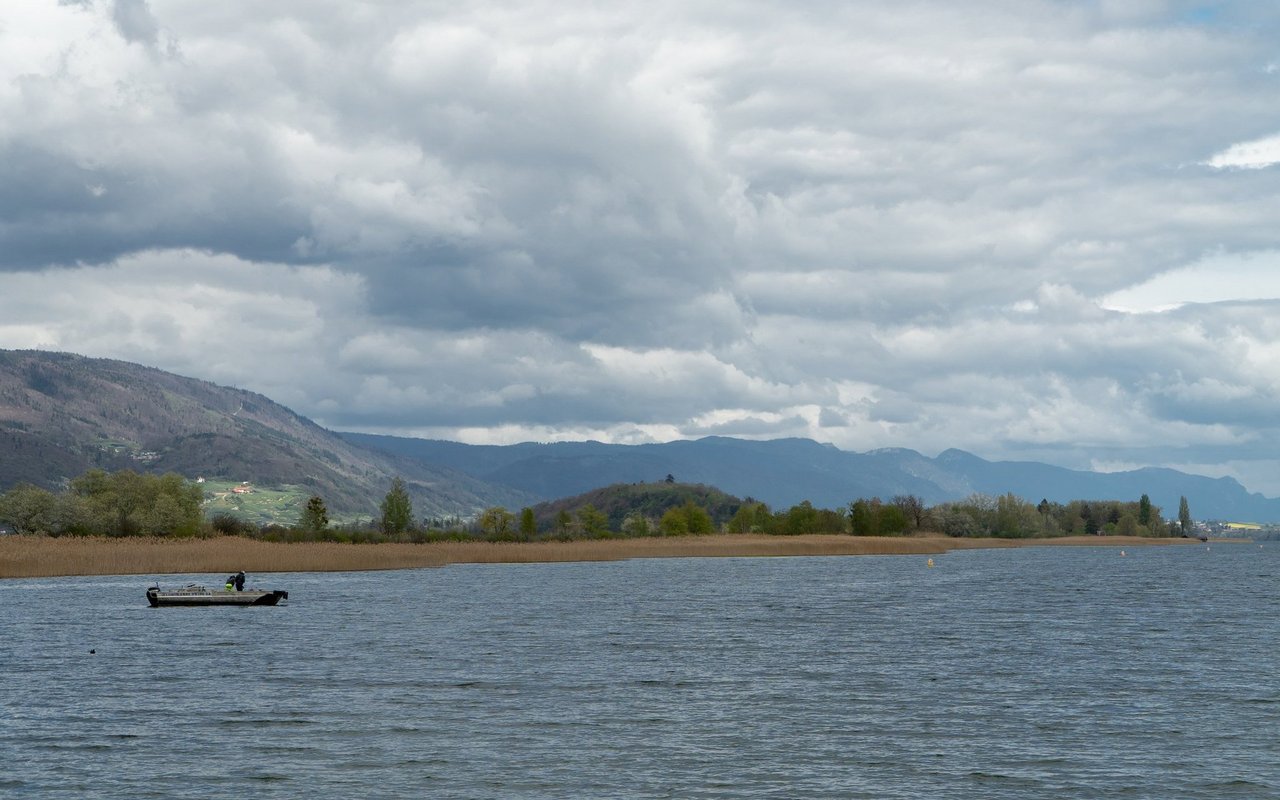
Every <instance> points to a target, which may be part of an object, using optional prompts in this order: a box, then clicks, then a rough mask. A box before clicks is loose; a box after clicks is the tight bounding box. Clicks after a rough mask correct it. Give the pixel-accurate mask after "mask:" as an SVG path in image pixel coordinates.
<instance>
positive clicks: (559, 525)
mask: <svg viewBox="0 0 1280 800" xmlns="http://www.w3.org/2000/svg"><path fill="white" fill-rule="evenodd" d="M572 524H573V517H571V516H569V510H568V509H565V508H562V509H560V511H559V512H558V513H557V514H556V532H557V533H559V534H561V535H563V534H566V533H568V532H569V526H570V525H572Z"/></svg>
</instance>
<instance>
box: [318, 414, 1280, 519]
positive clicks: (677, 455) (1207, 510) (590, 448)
mask: <svg viewBox="0 0 1280 800" xmlns="http://www.w3.org/2000/svg"><path fill="white" fill-rule="evenodd" d="M343 437H344V438H346V439H347V440H348V441H352V442H357V443H360V444H362V445H366V446H368V447H373V448H378V449H381V450H384V451H386V452H387V453H389V454H396V455H398V456H401V457H405V458H411V459H415V460H418V461H421V462H422V463H426V464H435V465H437V466H445V467H450V468H453V469H456V470H458V471H460V472H464V473H467V474H469V475H472V476H473V477H476V478H478V479H480V480H483V481H486V482H491V483H495V484H501V485H504V486H510V487H512V488H514V489H519V490H521V491H525V492H529V493H531V494H534V495H536V496H538V497H539V498H542V499H551V498H556V497H566V496H571V495H576V494H580V493H582V492H586V491H588V490H590V489H593V488H597V487H600V486H603V485H608V484H620V483H636V482H641V483H643V482H647V481H654V480H660V479H662V477H663V476H665V475H668V474H670V475H673V476H674V477H675V478H676V479H677V480H679V481H682V482H692V483H702V484H707V485H711V486H716V487H718V488H720V489H722V490H723V491H725V492H728V493H729V494H731V495H736V496H738V497H754V498H756V499H758V500H763V501H765V502H766V503H768V504H769V505H770V506H771V507H773V508H774V509H775V510H777V509H780V508H788V507H790V506H792V505H795V504H797V503H799V502H801V501H803V500H809V501H811V502H812V503H814V504H815V505H817V506H820V507H825V508H835V507H838V506H844V505H847V504H848V503H849V502H850V501H852V500H855V499H857V498H859V497H880V498H884V499H888V498H891V497H893V496H895V495H906V494H913V495H916V496H917V497H920V498H921V499H923V500H924V501H925V502H926V503H928V504H930V505H933V504H937V503H941V502H946V501H952V500H960V499H963V498H965V497H967V496H969V495H971V494H979V493H980V494H989V495H1001V494H1005V493H1006V492H1013V493H1014V494H1016V495H1018V496H1019V497H1022V498H1024V499H1027V500H1030V501H1031V502H1038V501H1039V500H1041V499H1047V500H1050V501H1054V502H1060V503H1066V502H1070V501H1071V500H1079V499H1093V500H1103V499H1106V500H1111V499H1115V500H1136V499H1137V498H1138V497H1140V496H1142V495H1143V494H1147V495H1148V496H1150V498H1151V501H1152V502H1153V503H1154V504H1156V505H1157V506H1159V507H1160V508H1161V511H1162V513H1163V514H1164V515H1165V517H1166V518H1168V517H1173V516H1176V515H1177V511H1178V500H1179V498H1180V497H1183V496H1185V497H1186V498H1187V499H1188V502H1189V503H1190V506H1191V511H1192V514H1193V515H1194V516H1195V517H1196V518H1197V519H1226V520H1236V521H1250V522H1276V521H1280V500H1277V499H1272V498H1267V497H1263V496H1262V495H1260V494H1256V493H1251V492H1249V491H1247V490H1246V489H1245V488H1244V487H1243V486H1241V485H1240V483H1239V482H1237V481H1236V480H1234V479H1233V478H1206V477H1204V476H1200V475H1189V474H1186V473H1183V472H1178V471H1176V470H1171V469H1158V468H1144V469H1138V470H1132V471H1128V472H1110V473H1101V472H1088V471H1081V470H1071V469H1065V468H1063V467H1056V466H1052V465H1049V464H1042V463H1038V462H1025V461H987V460H985V459H982V458H979V457H978V456H976V455H973V454H972V453H966V452H964V451H962V450H947V451H945V452H943V453H940V454H939V455H938V456H937V457H936V458H929V457H927V456H924V455H922V454H920V453H918V452H916V451H914V450H907V449H902V448H888V449H882V450H872V451H869V452H865V453H855V452H849V451H845V450H840V449H837V448H835V447H833V446H831V445H824V444H819V443H817V442H814V441H812V440H809V439H775V440H770V441H750V440H743V439H732V438H726V437H716V436H713V437H707V438H704V439H698V440H692V441H677V442H668V443H663V444H645V445H613V444H603V443H601V442H568V443H551V444H537V443H524V444H515V445H508V446H496V445H466V444H459V443H457V442H444V441H434V440H425V439H407V438H398V437H392V436H372V435H367V434H353V433H347V434H343Z"/></svg>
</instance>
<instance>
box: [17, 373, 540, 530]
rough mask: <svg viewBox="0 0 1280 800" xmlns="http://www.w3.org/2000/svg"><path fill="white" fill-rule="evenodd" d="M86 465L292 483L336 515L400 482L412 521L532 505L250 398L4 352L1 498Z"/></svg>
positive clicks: (359, 509)
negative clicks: (7, 491) (20, 487)
mask: <svg viewBox="0 0 1280 800" xmlns="http://www.w3.org/2000/svg"><path fill="white" fill-rule="evenodd" d="M94 467H100V468H103V469H108V470H115V469H123V468H131V469H135V470H138V471H146V472H170V471H172V472H177V473H179V474H181V475H183V476H185V477H187V478H192V479H194V478H196V477H206V478H210V479H223V480H225V481H230V482H232V483H235V484H239V483H241V482H244V481H248V482H250V483H251V484H260V485H262V486H264V487H277V488H279V487H291V491H293V492H294V493H296V494H302V495H309V494H318V495H320V496H321V497H323V498H324V499H325V502H326V504H327V505H328V507H329V509H330V511H331V512H333V513H334V514H335V516H340V515H348V516H349V515H366V516H369V515H374V514H377V513H378V503H379V502H380V500H381V499H382V497H383V496H384V495H385V494H386V491H387V489H388V487H389V485H390V482H391V478H392V477H393V476H396V475H399V476H401V477H403V478H404V480H405V482H406V486H407V488H408V489H409V492H410V496H411V498H412V500H413V503H414V510H415V513H416V514H417V515H418V516H427V515H434V516H450V515H467V514H471V513H474V512H475V511H478V510H480V509H483V508H485V507H488V506H490V505H495V504H507V505H516V506H518V505H520V504H527V503H529V502H532V501H533V498H532V497H531V496H530V495H529V494H528V493H527V492H525V491H523V490H520V489H516V488H513V487H509V486H492V485H490V484H487V483H486V482H484V481H483V480H480V479H477V478H474V477H472V476H470V475H467V474H465V473H461V472H458V471H457V470H454V469H452V468H449V467H447V466H437V465H432V464H428V463H424V462H421V461H416V460H410V459H404V458H401V457H398V456H396V455H394V454H390V453H387V452H384V451H380V450H373V449H369V448H367V447H364V446H362V445H360V444H358V443H354V442H351V441H348V440H346V439H344V438H342V437H341V436H338V435H337V434H335V433H333V432H331V431H328V430H325V429H324V428H322V427H320V426H319V425H316V424H315V423H314V422H312V421H311V420H308V419H306V418H305V417H302V416H299V415H298V414H295V413H294V412H292V411H290V410H289V409H287V408H285V407H284V406H281V405H279V404H277V403H274V402H272V401H271V400H269V399H267V398H266V397H263V396H262V395H259V394H255V393H253V392H247V391H244V390H241V389H234V388H229V387H225V386H218V385H216V384H213V383H209V382H207V381H201V380H196V379H193V378H185V377H182V376H179V375H174V374H172V373H168V372H163V371H161V370H158V369H152V368H150V367H143V366H140V365H137V364H131V363H128V362H124V361H114V360H109V359H96V358H86V357H84V356H78V355H72V354H68V353H49V352H43V351H12V350H0V490H4V489H7V488H10V487H12V486H14V485H16V484H18V483H23V482H27V483H33V484H35V485H37V486H44V487H46V488H50V489H56V488H58V487H59V486H60V485H61V484H62V483H63V482H65V481H66V480H67V479H68V478H71V477H74V476H76V475H79V474H81V473H83V472H85V471H86V470H88V469H91V468H94ZM286 505H288V504H286ZM290 508H293V506H290ZM291 513H292V512H291ZM285 521H290V522H291V521H293V520H292V519H289V520H285Z"/></svg>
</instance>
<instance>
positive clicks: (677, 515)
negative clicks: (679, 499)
mask: <svg viewBox="0 0 1280 800" xmlns="http://www.w3.org/2000/svg"><path fill="white" fill-rule="evenodd" d="M658 530H660V531H662V535H663V536H684V535H685V534H686V533H688V532H689V518H688V517H687V516H685V515H684V513H683V512H681V510H680V509H679V508H678V507H672V508H668V509H667V510H666V511H665V512H663V514H662V517H661V518H660V519H659V520H658Z"/></svg>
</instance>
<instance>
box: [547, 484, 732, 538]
mask: <svg viewBox="0 0 1280 800" xmlns="http://www.w3.org/2000/svg"><path fill="white" fill-rule="evenodd" d="M689 501H693V503H694V505H696V506H698V507H699V508H701V509H703V510H705V511H706V512H707V513H708V514H710V515H711V519H712V521H713V522H714V523H715V524H716V525H720V524H723V523H725V522H728V521H729V519H730V518H732V517H733V515H734V514H735V513H737V511H738V508H739V507H741V505H742V501H741V500H740V499H738V498H736V497H733V496H731V495H727V494H725V493H724V492H722V491H720V490H719V489H716V488H714V487H711V486H704V485H702V484H687V483H667V482H665V481H659V482H654V483H620V484H614V485H612V486H604V487H601V488H599V489H592V490H591V491H589V492H584V493H582V494H580V495H576V496H574V497H564V498H560V499H558V500H551V501H548V502H545V503H539V504H538V505H536V506H534V507H533V513H534V517H535V519H537V522H538V528H539V530H553V529H554V528H555V525H556V520H557V518H558V517H559V516H560V514H561V513H562V512H567V513H568V514H569V515H570V516H575V515H576V514H577V513H578V512H579V511H581V510H582V509H583V508H585V507H586V506H591V507H593V508H595V510H596V511H599V512H600V513H602V514H604V515H605V516H606V517H607V518H608V520H609V528H610V530H615V531H619V530H622V528H623V525H622V523H623V522H624V521H625V520H626V518H627V517H628V516H630V515H632V514H640V515H641V516H643V517H645V518H647V519H648V520H650V521H651V522H657V521H658V520H659V519H661V518H662V515H663V514H665V513H666V512H667V510H668V509H672V508H679V507H680V506H683V505H684V504H685V503H686V502H689Z"/></svg>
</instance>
